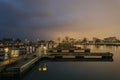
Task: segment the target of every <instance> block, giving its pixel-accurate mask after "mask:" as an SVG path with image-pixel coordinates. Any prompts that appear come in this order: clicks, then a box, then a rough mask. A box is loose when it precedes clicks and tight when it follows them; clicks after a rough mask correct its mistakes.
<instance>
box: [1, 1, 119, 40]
mask: <svg viewBox="0 0 120 80" xmlns="http://www.w3.org/2000/svg"><path fill="white" fill-rule="evenodd" d="M119 4H120V2H119V0H114V1H113V0H1V1H0V34H1V35H0V37H1V38H2V37H20V38H29V39H36V38H41V39H48V38H49V39H52V38H55V37H58V36H60V35H61V33H62V36H65V35H68V36H72V37H79V35H80V36H85V37H93V36H100V37H106V36H112V35H114V36H119V31H118V30H119V26H120V23H119V20H120V17H119V14H120V10H119V8H120V6H119ZM104 32H105V33H106V35H102V33H104ZM114 32H116V33H114ZM89 34H91V35H89Z"/></svg>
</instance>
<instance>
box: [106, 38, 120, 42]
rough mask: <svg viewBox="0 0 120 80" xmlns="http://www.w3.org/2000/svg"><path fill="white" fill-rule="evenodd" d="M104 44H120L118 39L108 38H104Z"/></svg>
mask: <svg viewBox="0 0 120 80" xmlns="http://www.w3.org/2000/svg"><path fill="white" fill-rule="evenodd" d="M104 42H119V40H118V39H117V38H116V37H108V38H104Z"/></svg>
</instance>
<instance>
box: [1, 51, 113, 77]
mask: <svg viewBox="0 0 120 80" xmlns="http://www.w3.org/2000/svg"><path fill="white" fill-rule="evenodd" d="M112 57H113V54H112V53H109V52H103V53H85V52H74V53H65V52H63V53H62V52H59V53H55V52H53V53H47V54H42V55H41V56H39V57H37V56H36V55H32V54H31V55H29V56H27V57H26V58H19V59H17V60H15V61H13V62H11V64H6V65H0V68H1V69H0V76H1V77H4V76H12V77H14V76H18V75H19V76H22V75H23V74H24V73H25V72H27V71H28V70H29V69H30V68H32V67H33V66H34V65H35V64H37V63H39V62H40V61H41V60H46V59H47V60H50V61H51V60H52V61H108V62H109V61H113V58H112Z"/></svg>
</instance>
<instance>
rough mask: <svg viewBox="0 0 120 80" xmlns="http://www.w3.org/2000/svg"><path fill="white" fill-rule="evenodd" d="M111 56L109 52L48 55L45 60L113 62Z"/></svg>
mask: <svg viewBox="0 0 120 80" xmlns="http://www.w3.org/2000/svg"><path fill="white" fill-rule="evenodd" d="M112 57H113V54H112V53H109V52H104V53H77V52H76V53H49V56H47V57H46V58H49V59H77V60H82V61H88V60H90V61H91V60H94V61H95V60H96V61H98V60H101V61H104V60H105V61H113V58H112Z"/></svg>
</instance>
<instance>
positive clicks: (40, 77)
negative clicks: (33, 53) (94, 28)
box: [0, 45, 120, 80]
mask: <svg viewBox="0 0 120 80" xmlns="http://www.w3.org/2000/svg"><path fill="white" fill-rule="evenodd" d="M81 46H82V47H86V48H90V49H91V51H92V52H112V53H113V54H114V61H113V62H104V61H103V62H102V61H99V62H98V61H89V62H86V61H82V62H81V61H74V60H73V61H72V60H71V61H70V60H69V61H66V62H65V61H58V62H55V61H54V62H48V61H44V62H39V63H38V65H36V66H35V67H33V68H32V69H31V70H30V71H29V72H28V73H27V74H26V75H25V77H24V78H21V80H120V77H119V74H120V54H119V53H120V47H119V46H117V47H116V46H95V45H89V46H83V45H81ZM0 80H15V79H14V78H11V79H0Z"/></svg>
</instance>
